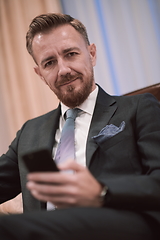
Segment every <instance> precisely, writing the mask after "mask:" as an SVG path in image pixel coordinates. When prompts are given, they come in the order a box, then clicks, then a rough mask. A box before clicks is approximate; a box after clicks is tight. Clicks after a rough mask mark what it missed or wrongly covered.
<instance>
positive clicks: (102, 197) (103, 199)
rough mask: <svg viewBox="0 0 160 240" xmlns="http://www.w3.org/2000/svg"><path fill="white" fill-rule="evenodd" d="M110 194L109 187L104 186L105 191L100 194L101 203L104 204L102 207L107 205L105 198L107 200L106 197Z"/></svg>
mask: <svg viewBox="0 0 160 240" xmlns="http://www.w3.org/2000/svg"><path fill="white" fill-rule="evenodd" d="M107 193H108V187H107V186H103V189H102V191H101V193H100V196H99V197H100V201H101V203H102V206H103V205H104V204H105V198H106V195H107Z"/></svg>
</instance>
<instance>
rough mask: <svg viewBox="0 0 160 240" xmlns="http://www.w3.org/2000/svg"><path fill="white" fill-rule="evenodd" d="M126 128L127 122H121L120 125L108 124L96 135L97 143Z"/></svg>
mask: <svg viewBox="0 0 160 240" xmlns="http://www.w3.org/2000/svg"><path fill="white" fill-rule="evenodd" d="M124 128H125V122H124V121H123V122H121V124H120V126H119V127H117V126H115V125H113V124H110V125H106V126H105V127H104V128H103V129H102V130H101V131H100V132H99V134H98V135H97V136H94V137H93V139H94V140H95V141H96V142H97V143H102V142H104V141H105V140H107V139H109V138H111V137H113V136H115V135H116V134H118V133H119V132H122V131H123V130H124Z"/></svg>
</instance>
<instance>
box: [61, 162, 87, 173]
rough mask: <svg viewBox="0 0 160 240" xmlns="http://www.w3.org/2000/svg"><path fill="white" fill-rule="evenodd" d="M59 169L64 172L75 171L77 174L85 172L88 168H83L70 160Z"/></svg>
mask: <svg viewBox="0 0 160 240" xmlns="http://www.w3.org/2000/svg"><path fill="white" fill-rule="evenodd" d="M58 168H59V169H60V170H62V171H64V170H73V171H75V172H79V171H83V170H85V169H86V168H85V167H83V166H81V165H80V164H78V163H76V162H75V161H72V160H68V161H66V162H64V163H61V164H59V165H58Z"/></svg>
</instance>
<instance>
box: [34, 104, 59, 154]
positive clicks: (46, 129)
mask: <svg viewBox="0 0 160 240" xmlns="http://www.w3.org/2000/svg"><path fill="white" fill-rule="evenodd" d="M60 109H61V108H60V106H58V108H57V109H55V110H54V112H53V114H52V115H51V117H50V118H48V119H47V121H44V124H43V125H42V126H41V129H40V131H39V132H40V136H39V142H38V145H39V146H38V147H39V148H41V147H43V148H48V149H50V150H51V151H52V148H53V145H54V142H55V138H54V136H55V133H56V130H57V128H58V126H59V117H60V111H61V110H60Z"/></svg>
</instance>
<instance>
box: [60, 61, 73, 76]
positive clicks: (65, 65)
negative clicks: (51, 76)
mask: <svg viewBox="0 0 160 240" xmlns="http://www.w3.org/2000/svg"><path fill="white" fill-rule="evenodd" d="M67 73H71V69H70V67H69V65H68V62H67V61H65V60H64V59H59V61H58V75H59V76H65V75H66V74H67Z"/></svg>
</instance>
